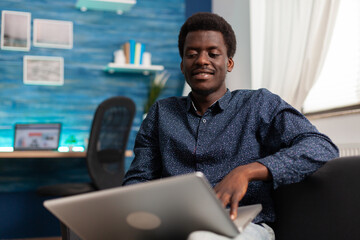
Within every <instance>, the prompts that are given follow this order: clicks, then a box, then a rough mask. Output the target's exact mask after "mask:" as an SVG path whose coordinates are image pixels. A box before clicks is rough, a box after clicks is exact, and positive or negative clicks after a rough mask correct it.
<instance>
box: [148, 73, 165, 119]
mask: <svg viewBox="0 0 360 240" xmlns="http://www.w3.org/2000/svg"><path fill="white" fill-rule="evenodd" d="M169 77H170V74H169V73H168V72H167V71H163V72H162V73H156V74H155V77H154V79H153V80H152V81H151V83H150V90H149V95H148V99H147V102H146V103H145V107H144V113H147V112H148V111H149V109H150V107H151V106H152V105H153V104H154V103H155V101H156V99H157V98H158V97H159V95H160V93H161V92H162V91H163V89H164V87H165V84H166V82H167V80H168V79H169Z"/></svg>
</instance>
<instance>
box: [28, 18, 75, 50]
mask: <svg viewBox="0 0 360 240" xmlns="http://www.w3.org/2000/svg"><path fill="white" fill-rule="evenodd" d="M33 28H34V29H33V44H34V46H36V47H48V48H67V49H71V48H72V47H73V22H71V21H58V20H48V19H34V26H33Z"/></svg>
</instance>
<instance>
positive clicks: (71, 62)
mask: <svg viewBox="0 0 360 240" xmlns="http://www.w3.org/2000/svg"><path fill="white" fill-rule="evenodd" d="M75 3H76V0H62V1H52V0H32V1H30V0H18V1H13V0H2V1H1V2H0V10H14V11H24V12H30V13H31V17H32V19H34V18H41V19H52V20H65V21H73V24H74V47H73V49H70V50H67V49H51V48H40V47H34V46H33V45H32V46H31V50H30V51H29V52H20V51H6V50H1V51H0V147H7V146H12V145H13V135H14V134H13V132H14V124H15V123H28V122H61V123H62V134H61V139H60V142H61V143H60V145H66V144H65V141H66V139H67V138H68V137H69V136H70V135H74V136H75V137H76V138H77V140H78V144H79V145H85V146H86V145H87V139H88V136H89V129H90V126H91V121H92V117H93V113H94V111H95V108H96V107H97V105H98V104H99V103H100V102H101V101H103V100H104V99H106V98H108V97H111V96H116V95H122V96H127V97H130V98H131V99H133V100H134V101H135V103H136V106H137V115H136V119H135V121H134V126H133V130H132V132H131V135H130V140H129V148H130V149H131V148H132V146H133V142H134V138H135V135H136V132H137V130H138V128H139V126H140V124H141V120H142V117H141V116H142V114H143V105H144V103H145V101H146V96H147V94H148V87H149V82H150V78H151V77H152V76H144V75H142V74H134V73H127V74H124V73H121V74H119V73H117V74H108V73H106V72H104V71H103V68H104V67H105V66H106V65H107V64H108V63H109V62H112V61H113V52H114V51H115V50H117V49H119V48H120V46H121V45H122V44H123V43H124V42H126V41H127V40H129V39H134V40H136V41H138V42H141V43H144V44H145V45H146V51H149V52H151V54H152V61H153V64H155V65H164V67H165V69H166V70H167V71H168V72H169V73H171V77H170V80H169V81H168V83H167V87H166V90H165V92H164V93H163V95H162V96H161V97H167V96H174V95H180V94H181V92H182V87H183V83H184V79H183V76H182V75H181V72H180V69H179V64H180V57H179V56H178V50H177V35H178V30H179V28H180V26H181V24H182V23H183V22H184V15H185V4H184V0H156V1H155V0H139V1H138V2H137V4H136V5H135V6H134V7H133V9H132V10H131V11H130V12H128V13H125V14H123V15H117V14H116V13H115V12H104V11H90V10H89V11H87V12H81V11H80V10H79V9H76V8H75ZM24 55H41V56H61V57H63V58H64V63H65V84H64V85H63V86H34V85H24V84H23V73H22V72H23V71H22V69H23V56H24Z"/></svg>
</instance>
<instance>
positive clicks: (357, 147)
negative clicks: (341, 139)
mask: <svg viewBox="0 0 360 240" xmlns="http://www.w3.org/2000/svg"><path fill="white" fill-rule="evenodd" d="M337 146H338V148H339V151H340V157H349V156H359V155H360V143H347V144H337Z"/></svg>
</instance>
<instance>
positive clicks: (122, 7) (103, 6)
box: [76, 0, 136, 14]
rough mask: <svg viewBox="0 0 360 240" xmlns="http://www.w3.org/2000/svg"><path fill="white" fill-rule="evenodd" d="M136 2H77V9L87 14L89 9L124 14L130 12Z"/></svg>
mask: <svg viewBox="0 0 360 240" xmlns="http://www.w3.org/2000/svg"><path fill="white" fill-rule="evenodd" d="M135 4H136V0H77V3H76V7H77V8H80V10H81V11H83V12H85V11H87V10H88V9H91V10H100V11H114V12H116V13H117V14H123V13H124V12H127V11H130V9H131V8H132V7H133V6H134V5H135Z"/></svg>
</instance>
